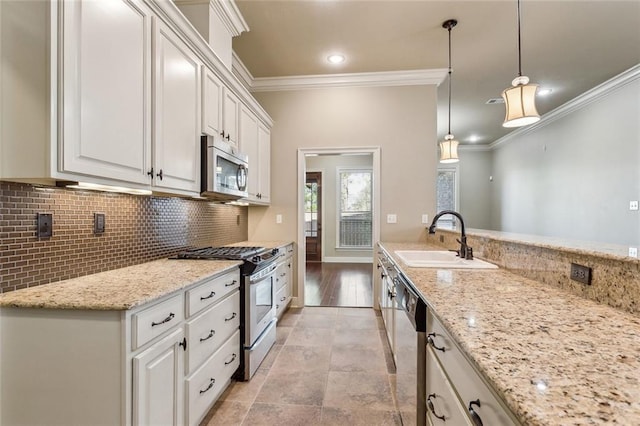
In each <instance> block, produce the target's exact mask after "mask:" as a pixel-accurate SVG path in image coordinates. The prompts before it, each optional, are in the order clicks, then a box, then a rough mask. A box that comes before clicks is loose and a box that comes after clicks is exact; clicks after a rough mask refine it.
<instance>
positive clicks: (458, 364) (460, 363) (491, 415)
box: [428, 316, 518, 425]
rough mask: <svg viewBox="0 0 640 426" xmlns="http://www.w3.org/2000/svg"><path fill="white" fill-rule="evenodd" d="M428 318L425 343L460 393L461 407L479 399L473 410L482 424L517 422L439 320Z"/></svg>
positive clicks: (510, 423) (432, 317)
mask: <svg viewBox="0 0 640 426" xmlns="http://www.w3.org/2000/svg"><path fill="white" fill-rule="evenodd" d="M429 319H430V321H428V324H429V330H428V333H429V335H430V338H431V339H430V343H429V344H428V345H429V346H430V347H431V348H432V349H434V350H433V353H434V354H435V355H436V357H437V358H438V360H439V361H440V363H441V364H442V367H443V369H444V371H445V372H446V374H447V376H448V378H449V380H450V382H451V384H452V385H453V387H454V388H455V389H456V391H457V392H458V395H460V399H461V400H462V404H463V405H464V407H468V406H469V403H470V402H471V401H477V400H479V401H480V406H479V407H478V406H474V407H473V410H474V411H475V412H476V413H477V415H478V416H480V418H481V419H482V422H483V423H484V424H489V425H494V424H495V425H515V424H518V423H517V422H516V421H515V420H514V419H513V418H512V416H511V415H510V414H509V410H508V409H507V408H506V407H505V406H504V404H502V403H501V402H500V400H499V399H498V397H497V396H495V395H494V393H493V391H492V390H491V389H490V388H489V386H488V385H487V384H485V382H484V381H483V379H482V378H481V377H480V375H479V374H478V373H477V372H476V370H475V368H474V367H473V366H472V365H471V363H470V362H469V361H468V360H467V359H466V357H465V355H464V354H463V353H462V351H461V350H460V348H458V346H457V344H456V343H455V341H454V340H453V339H452V338H451V335H449V333H448V332H447V331H446V330H445V328H444V327H443V326H442V324H441V323H440V321H439V320H438V319H436V318H435V317H434V316H430V318H429ZM431 342H432V343H431ZM436 347H438V348H441V349H444V351H442V350H438V349H436Z"/></svg>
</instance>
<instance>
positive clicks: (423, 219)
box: [422, 214, 429, 225]
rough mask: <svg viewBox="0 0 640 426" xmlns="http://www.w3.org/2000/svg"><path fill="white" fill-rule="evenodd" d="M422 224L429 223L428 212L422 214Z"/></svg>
mask: <svg viewBox="0 0 640 426" xmlns="http://www.w3.org/2000/svg"><path fill="white" fill-rule="evenodd" d="M422 224H423V225H428V224H429V215H428V214H423V215H422Z"/></svg>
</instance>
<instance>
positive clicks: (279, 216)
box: [276, 214, 282, 223]
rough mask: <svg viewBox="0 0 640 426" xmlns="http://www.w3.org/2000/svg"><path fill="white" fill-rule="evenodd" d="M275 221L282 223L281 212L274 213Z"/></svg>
mask: <svg viewBox="0 0 640 426" xmlns="http://www.w3.org/2000/svg"><path fill="white" fill-rule="evenodd" d="M276 223H282V215H281V214H277V215H276Z"/></svg>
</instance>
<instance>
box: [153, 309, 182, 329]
mask: <svg viewBox="0 0 640 426" xmlns="http://www.w3.org/2000/svg"><path fill="white" fill-rule="evenodd" d="M175 316H176V315H175V314H174V313H173V312H169V316H168V317H166V318H165V319H163V320H162V321H160V322H152V323H151V327H155V326H156V325H161V324H164V323H166V322H169V321H171V320H172V319H173V317H175Z"/></svg>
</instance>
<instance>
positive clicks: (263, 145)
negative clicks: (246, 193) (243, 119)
mask: <svg viewBox="0 0 640 426" xmlns="http://www.w3.org/2000/svg"><path fill="white" fill-rule="evenodd" d="M258 158H259V161H260V170H259V175H258V187H259V194H260V196H259V197H258V199H259V200H260V201H261V202H263V203H265V204H268V203H270V202H271V131H270V130H269V129H268V128H267V127H266V126H265V125H264V124H262V123H259V125H258Z"/></svg>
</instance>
